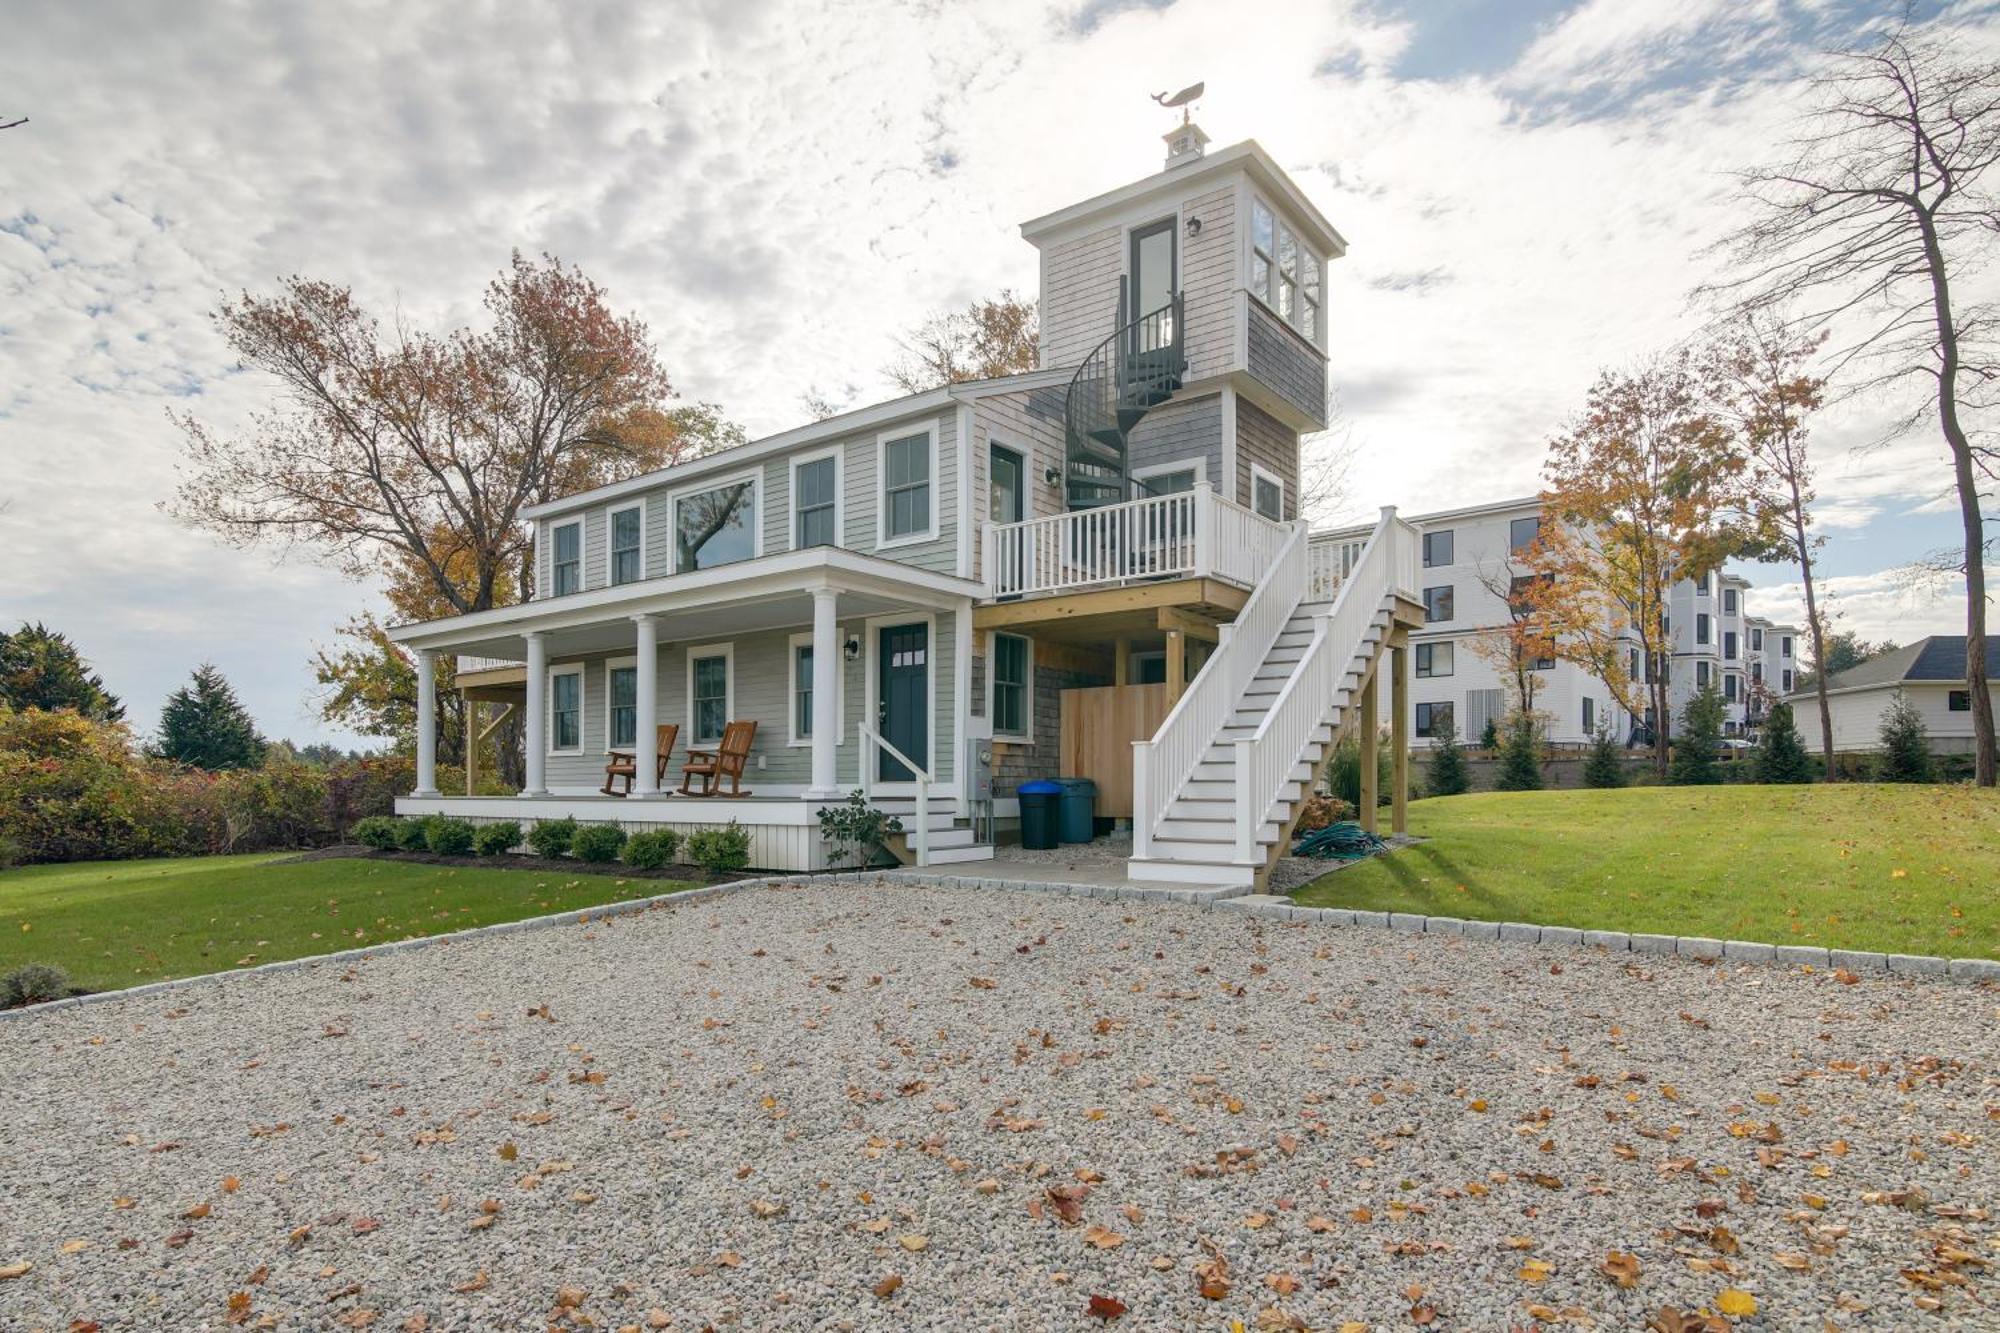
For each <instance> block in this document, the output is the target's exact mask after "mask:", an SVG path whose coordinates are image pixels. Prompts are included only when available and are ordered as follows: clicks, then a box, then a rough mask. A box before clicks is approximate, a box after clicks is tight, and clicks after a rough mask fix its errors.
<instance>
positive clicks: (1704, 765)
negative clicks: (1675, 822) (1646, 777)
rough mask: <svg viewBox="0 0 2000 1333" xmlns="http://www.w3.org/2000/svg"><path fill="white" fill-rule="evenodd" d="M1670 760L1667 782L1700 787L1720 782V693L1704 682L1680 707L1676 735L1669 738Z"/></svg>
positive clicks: (1680, 785)
mask: <svg viewBox="0 0 2000 1333" xmlns="http://www.w3.org/2000/svg"><path fill="white" fill-rule="evenodd" d="M1673 749H1674V754H1673V761H1672V762H1671V764H1669V766H1668V768H1667V784H1668V785H1669V786H1673V787H1704V786H1711V785H1713V784H1715V783H1718V782H1721V781H1722V773H1721V770H1720V769H1719V768H1718V767H1717V765H1716V757H1717V756H1718V755H1720V754H1721V753H1722V694H1721V692H1720V691H1718V690H1717V689H1716V688H1715V686H1714V685H1712V684H1710V685H1705V686H1703V687H1702V688H1701V689H1700V690H1699V691H1697V692H1696V694H1695V696H1694V698H1692V699H1690V700H1688V702H1687V707H1686V708H1683V709H1682V710H1681V730H1680V735H1678V736H1676V737H1674V738H1673Z"/></svg>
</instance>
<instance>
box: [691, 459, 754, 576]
mask: <svg viewBox="0 0 2000 1333" xmlns="http://www.w3.org/2000/svg"><path fill="white" fill-rule="evenodd" d="M756 554H757V479H756V478H755V477H742V478H738V479H736V480H733V481H725V482H723V483H722V484H720V485H718V486H711V487H709V488H708V489H706V490H700V491H686V492H683V493H682V494H680V495H677V496H675V497H674V572H675V573H676V574H688V573H692V572H693V571H695V570H697V569H713V568H715V567H716V566H717V565H727V564H733V563H734V562H736V561H738V560H748V559H750V557H752V556H754V555H756Z"/></svg>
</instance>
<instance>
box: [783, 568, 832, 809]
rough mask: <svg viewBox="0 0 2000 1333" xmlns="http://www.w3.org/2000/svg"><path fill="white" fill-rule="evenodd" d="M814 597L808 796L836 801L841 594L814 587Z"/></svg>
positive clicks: (808, 798)
mask: <svg viewBox="0 0 2000 1333" xmlns="http://www.w3.org/2000/svg"><path fill="white" fill-rule="evenodd" d="M812 599H813V629H812V649H813V678H812V691H813V704H812V706H813V729H812V783H811V785H810V786H808V787H807V788H806V792H805V798H806V799H807V800H809V801H837V800H839V799H840V781H839V773H838V772H837V770H836V767H835V759H836V756H837V753H838V752H837V751H836V750H835V749H834V746H836V745H837V744H839V742H840V731H841V727H842V726H843V725H844V719H843V718H842V717H841V716H840V594H839V593H837V592H835V591H834V590H833V589H832V588H814V589H813V594H812ZM791 706H792V707H797V705H796V704H793V705H791Z"/></svg>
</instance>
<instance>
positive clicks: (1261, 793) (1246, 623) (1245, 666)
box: [1126, 509, 1419, 887]
mask: <svg viewBox="0 0 2000 1333" xmlns="http://www.w3.org/2000/svg"><path fill="white" fill-rule="evenodd" d="M1418 547H1419V538H1418V535H1417V532H1416V530H1415V529H1414V528H1413V527H1411V526H1410V525H1409V524H1408V523H1405V522H1403V521H1402V520H1401V519H1398V518H1397V517H1396V515H1395V511H1394V510H1393V509H1384V510H1383V511H1382V518H1381V521H1380V522H1378V523H1377V524H1376V527H1375V531H1374V532H1373V534H1371V535H1370V537H1369V539H1368V542H1367V544H1366V545H1365V546H1364V547H1363V548H1362V549H1361V550H1360V552H1359V553H1358V555H1357V553H1356V552H1355V551H1354V550H1352V549H1351V547H1349V548H1343V547H1341V546H1340V545H1338V544H1333V543H1314V542H1313V541H1312V540H1311V538H1310V536H1309V534H1308V533H1307V531H1306V525H1305V524H1304V523H1303V522H1301V523H1297V524H1294V525H1293V529H1292V532H1291V534H1290V536H1289V537H1288V538H1287V540H1286V542H1285V544H1284V546H1283V547H1282V548H1281V549H1280V550H1279V552H1278V554H1277V557H1276V558H1275V559H1274V560H1273V561H1272V562H1271V564H1270V566H1269V567H1268V573H1267V574H1266V575H1265V577H1264V579H1263V581H1262V582H1260V583H1259V584H1258V585H1257V587H1256V588H1255V590H1254V591H1253V592H1252V593H1251V595H1250V600H1249V601H1248V602H1246V603H1245V604H1244V607H1243V610H1242V612H1241V613H1240V614H1239V615H1238V616H1237V618H1236V620H1235V622H1234V623H1233V624H1230V625H1227V626H1224V627H1223V630H1222V640H1221V643H1220V645H1219V647H1218V648H1217V650H1216V652H1215V653H1214V654H1212V655H1211V656H1210V657H1209V659H1208V662H1207V663H1206V664H1205V665H1204V666H1203V667H1202V669H1201V674H1200V675H1198V676H1196V677H1195V679H1194V682H1193V683H1192V684H1191V685H1189V687H1188V689H1187V692H1186V693H1185V694H1183V695H1182V696H1181V698H1180V701H1179V702H1178V703H1177V704H1176V705H1175V706H1174V709H1173V711H1172V712H1171V713H1169V714H1168V715H1167V719H1166V721H1165V722H1163V723H1161V725H1160V729H1159V731H1158V732H1157V733H1155V734H1154V736H1153V738H1152V739H1151V740H1149V741H1140V742H1137V743H1135V744H1134V745H1133V747H1132V749H1133V753H1132V779H1133V789H1132V801H1133V821H1132V822H1133V837H1132V857H1131V860H1130V861H1129V862H1128V863H1127V869H1126V873H1127V874H1128V875H1129V876H1130V878H1132V879H1134V880H1149V881H1155V882H1164V883H1181V884H1203V885H1233V886H1242V887H1254V886H1256V885H1257V884H1259V883H1260V882H1261V881H1262V880H1263V878H1264V876H1265V875H1266V874H1267V873H1268V871H1269V869H1270V867H1271V865H1272V863H1273V862H1274V861H1275V860H1276V859H1277V857H1278V856H1279V855H1280V854H1281V853H1282V851H1283V849H1284V846H1285V843H1286V842H1287V840H1288V839H1289V838H1290V835H1291V828H1292V824H1293V822H1294V821H1295V819H1296V818H1297V815H1298V811H1299V807H1300V805H1301V804H1302V803H1303V801H1304V799H1305V797H1306V795H1307V793H1308V792H1309V791H1310V789H1311V787H1312V781H1313V776H1314V774H1315V773H1316V772H1317V771H1318V769H1319V767H1320V763H1321V761H1322V760H1323V759H1324V758H1325V757H1326V754H1327V751H1328V750H1329V748H1330V747H1331V746H1332V744H1333V740H1334V737H1335V735H1336V734H1338V732H1339V730H1340V727H1341V725H1342V724H1343V723H1344V722H1345V721H1347V719H1348V709H1349V708H1350V706H1351V705H1355V704H1358V697H1357V692H1358V691H1359V689H1360V687H1361V685H1362V682H1364V681H1366V680H1368V679H1369V673H1370V672H1371V671H1372V670H1373V667H1374V664H1375V660H1376V658H1377V657H1378V656H1380V654H1381V652H1382V650H1383V648H1384V647H1386V646H1387V645H1388V642H1389V638H1390V635H1391V633H1392V631H1393V630H1394V627H1395V616H1396V607H1397V601H1398V598H1399V597H1400V598H1401V599H1403V600H1406V601H1416V600H1418V597H1419V594H1418V591H1417V589H1416V587H1415V586H1414V585H1415V584H1416V582H1417V578H1418V574H1417V552H1418Z"/></svg>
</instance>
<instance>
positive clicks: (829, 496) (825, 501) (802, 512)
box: [792, 454, 840, 550]
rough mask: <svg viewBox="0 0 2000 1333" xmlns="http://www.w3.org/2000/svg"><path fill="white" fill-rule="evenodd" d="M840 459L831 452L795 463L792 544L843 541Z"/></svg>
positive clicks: (793, 474) (826, 544)
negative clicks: (840, 529) (841, 538)
mask: <svg viewBox="0 0 2000 1333" xmlns="http://www.w3.org/2000/svg"><path fill="white" fill-rule="evenodd" d="M839 519H840V460H839V459H838V458H837V457H835V456H834V455H832V454H823V455H821V456H820V457H818V458H808V459H805V460H804V461H802V462H798V463H794V464H792V545H793V546H794V547H797V548H799V549H801V550H803V549H804V548H806V547H808V546H838V545H839V544H840V533H839V528H840V523H839Z"/></svg>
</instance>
